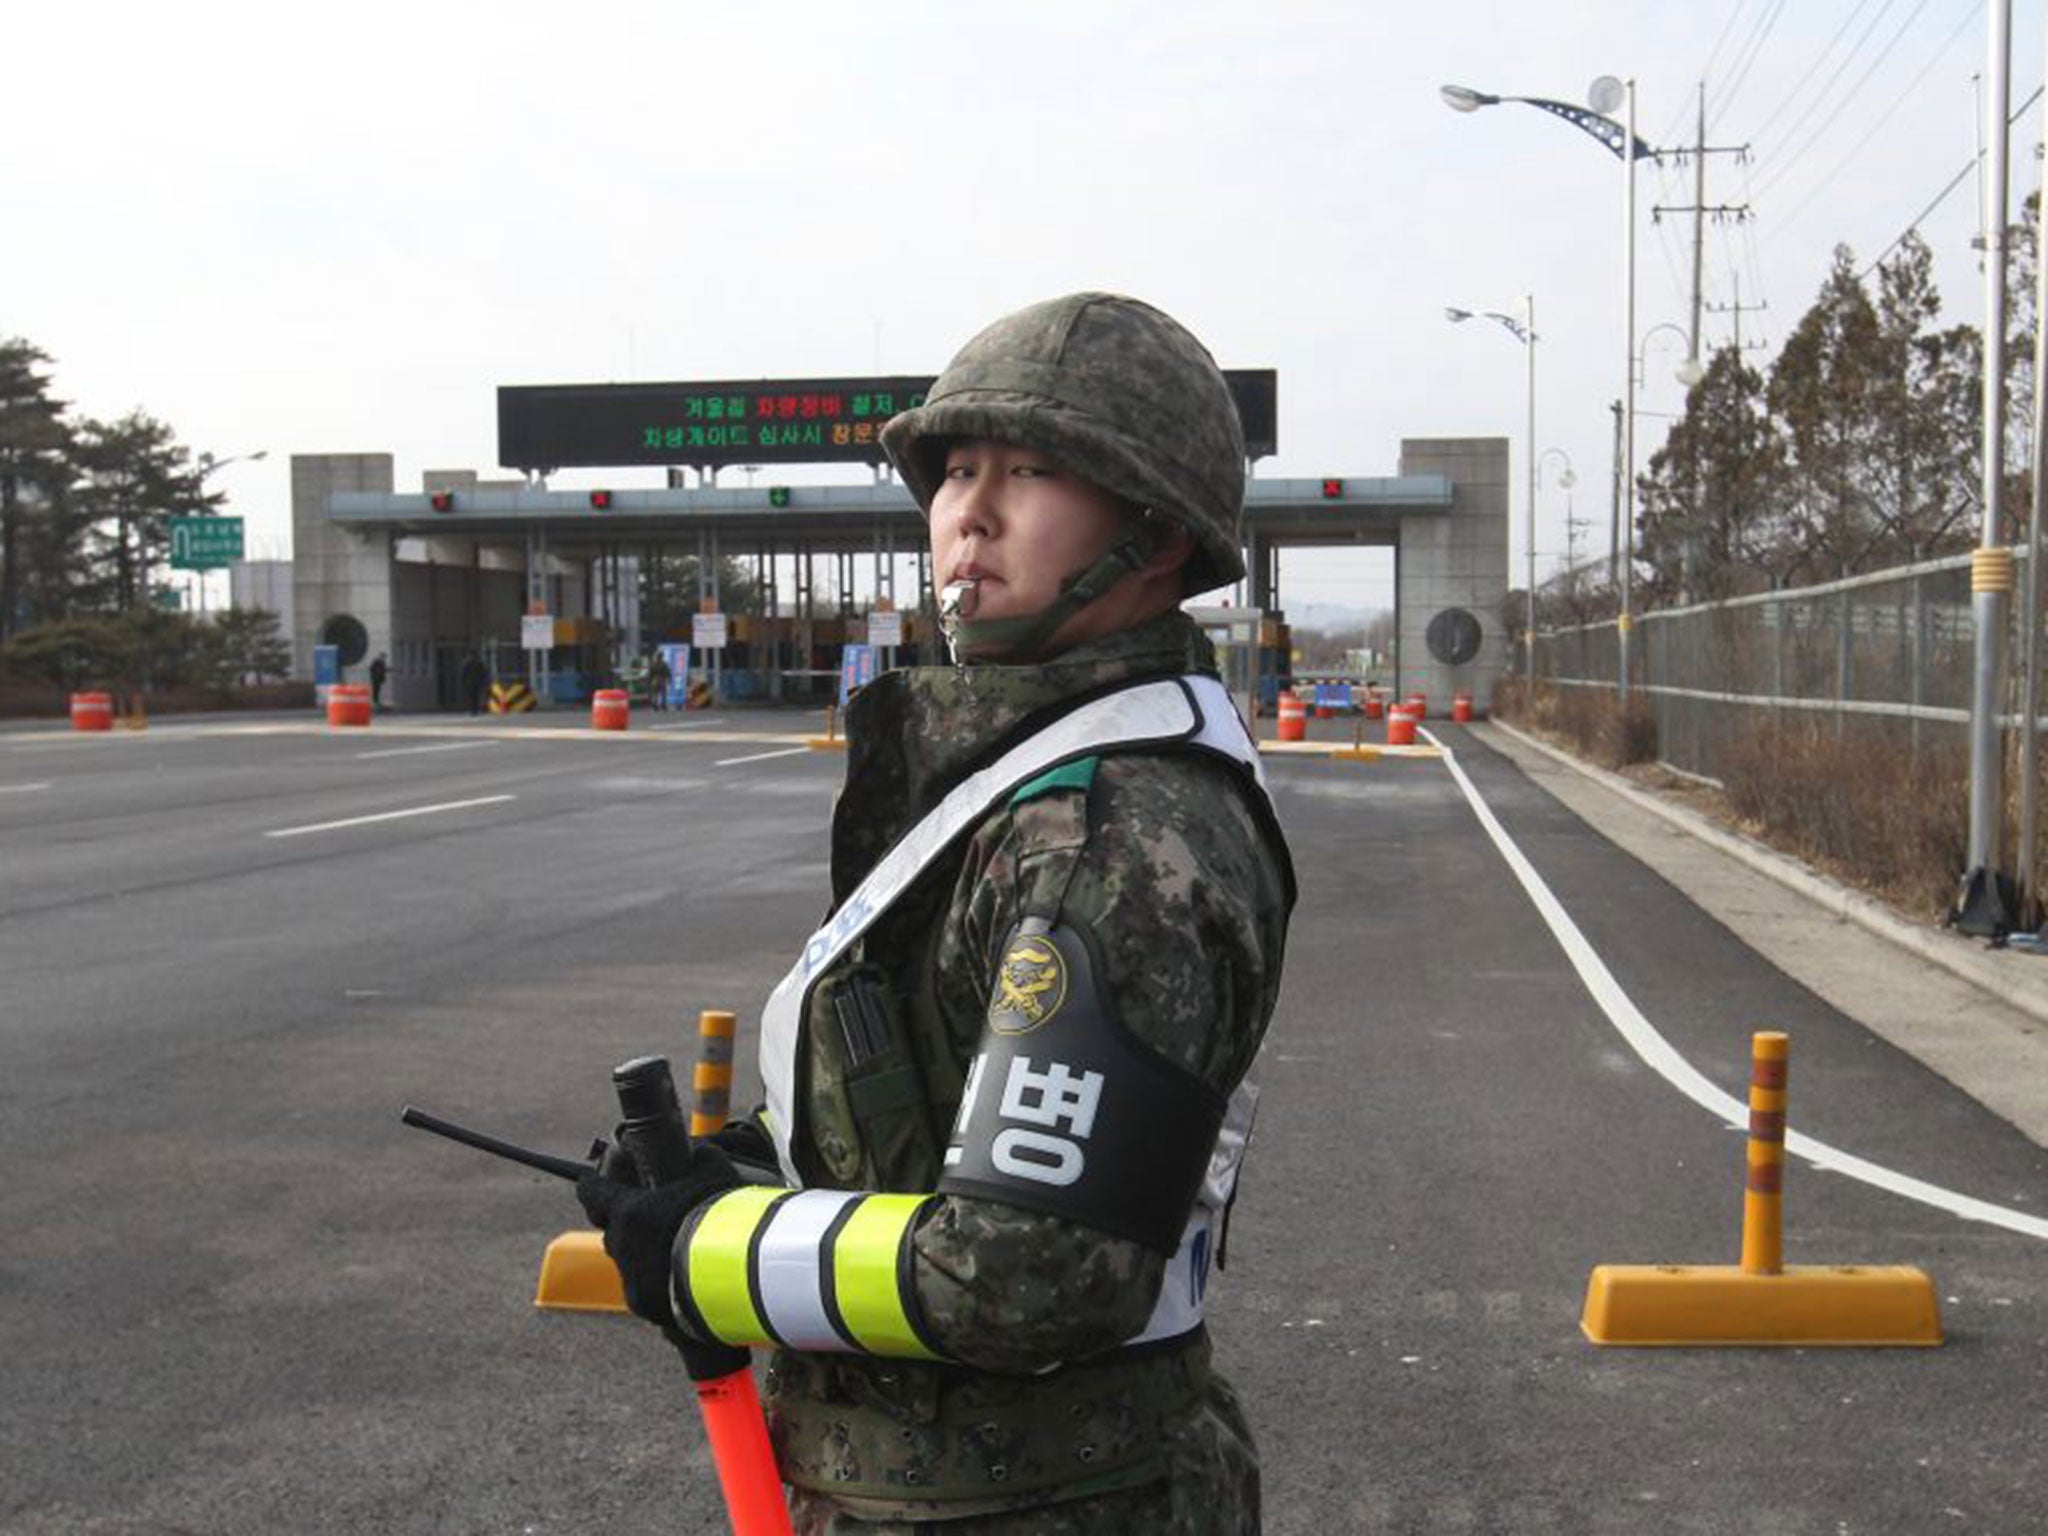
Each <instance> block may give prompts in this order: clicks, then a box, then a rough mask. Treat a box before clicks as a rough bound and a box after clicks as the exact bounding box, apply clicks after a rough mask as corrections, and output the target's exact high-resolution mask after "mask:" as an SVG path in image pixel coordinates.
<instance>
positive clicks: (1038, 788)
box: [1010, 757, 1102, 806]
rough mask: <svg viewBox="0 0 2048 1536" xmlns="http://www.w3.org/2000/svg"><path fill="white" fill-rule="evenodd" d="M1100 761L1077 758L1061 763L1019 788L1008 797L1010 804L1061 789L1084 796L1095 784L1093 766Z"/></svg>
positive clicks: (1091, 758) (1098, 759)
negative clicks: (1075, 791) (1075, 790)
mask: <svg viewBox="0 0 2048 1536" xmlns="http://www.w3.org/2000/svg"><path fill="white" fill-rule="evenodd" d="M1101 761H1102V759H1101V758H1099V757H1077V758H1075V759H1074V761H1072V762H1071V763H1061V764H1060V765H1059V767H1057V768H1053V769H1050V770H1048V771H1047V772H1045V773H1041V774H1040V775H1039V776H1038V777H1037V778H1035V779H1033V780H1031V781H1030V782H1029V783H1027V784H1025V785H1023V786H1022V787H1021V788H1019V789H1018V790H1017V792H1016V793H1015V794H1013V795H1011V796H1010V804H1011V805H1013V806H1017V805H1022V804H1023V803H1024V802H1025V801H1026V800H1036V799H1037V798H1038V797H1039V796H1040V795H1049V794H1051V793H1053V792H1054V791H1055V790H1061V789H1078V790H1080V791H1081V792H1082V793H1083V794H1086V793H1087V792H1088V786H1089V785H1091V784H1093V783H1094V782H1095V765H1096V764H1097V763H1099V762H1101Z"/></svg>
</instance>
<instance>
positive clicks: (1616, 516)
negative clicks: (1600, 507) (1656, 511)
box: [1607, 400, 1622, 589]
mask: <svg viewBox="0 0 2048 1536" xmlns="http://www.w3.org/2000/svg"><path fill="white" fill-rule="evenodd" d="M1608 409H1609V410H1610V411H1612V412H1614V469H1613V473H1612V475H1611V479H1612V480H1613V486H1614V494H1613V498H1612V501H1611V503H1610V511H1609V512H1608V515H1607V580H1608V582H1609V583H1610V584H1611V585H1612V586H1614V587H1615V588H1617V589H1619V587H1620V586H1621V474H1622V470H1621V453H1622V448H1621V402H1620V401H1619V400H1616V401H1614V402H1613V403H1612V404H1611V405H1609V406H1608Z"/></svg>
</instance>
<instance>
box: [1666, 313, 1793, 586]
mask: <svg viewBox="0 0 2048 1536" xmlns="http://www.w3.org/2000/svg"><path fill="white" fill-rule="evenodd" d="M1763 388H1764V385H1763V379H1762V377H1761V376H1760V375H1759V374H1758V373H1757V372H1756V370H1755V369H1753V368H1750V367H1747V366H1746V365H1745V364H1744V363H1743V361H1742V358H1741V356H1740V355H1739V354H1738V353H1737V352H1736V350H1735V349H1734V348H1733V347H1723V348H1722V349H1721V350H1720V351H1719V352H1716V353H1715V354H1714V355H1713V357H1712V358H1710V359H1709V360H1708V364H1707V372H1706V375H1705V376H1704V377H1703V378H1702V379H1701V380H1700V381H1699V383H1697V384H1695V385H1694V386H1693V387H1692V389H1691V390H1690V391H1689V392H1688V394H1687V395H1686V401H1685V414H1684V415H1683V416H1682V417H1680V418H1679V421H1678V424H1677V425H1676V426H1674V427H1673V428H1672V429H1671V433H1670V435H1669V436H1668V437H1666V438H1665V440H1664V446H1663V447H1662V448H1660V449H1658V451H1657V452H1656V454H1655V455H1654V456H1653V457H1652V458H1651V460H1650V468H1649V472H1648V473H1647V474H1646V475H1644V476H1643V478H1642V480H1641V482H1640V484H1639V491H1640V502H1639V505H1640V506H1641V508H1642V510H1641V512H1640V514H1639V516H1638V525H1637V526H1638V535H1637V539H1638V542H1637V550H1636V558H1637V559H1638V560H1639V561H1641V562H1643V563H1645V564H1647V565H1648V566H1649V567H1650V571H1651V575H1650V579H1649V581H1648V582H1647V583H1646V591H1645V597H1646V599H1647V600H1649V601H1653V602H1655V601H1664V602H1670V601H1695V600H1699V599H1703V598H1717V597H1729V596H1733V595H1735V594H1737V593H1739V592H1742V591H1746V590H1749V589H1750V588H1752V587H1755V586H1759V585H1761V583H1760V582H1759V581H1757V580H1756V579H1754V577H1753V576H1752V575H1750V574H1749V573H1750V572H1752V571H1753V570H1754V568H1755V564H1756V562H1757V561H1758V559H1759V557H1760V556H1762V555H1763V551H1761V550H1760V549H1759V548H1758V546H1757V542H1756V541H1757V538H1758V535H1759V531H1760V530H1761V529H1763V528H1764V527H1766V526H1767V523H1768V519H1767V518H1766V517H1765V512H1766V509H1767V508H1768V506H1769V505H1770V496H1771V488H1772V485H1773V483H1774V481H1775V480H1776V479H1777V478H1778V476H1779V474H1780V472H1781V468H1782V465H1781V458H1780V454H1779V445H1778V442H1777V440H1776V439H1775V437H1774V436H1773V435H1772V433H1771V431H1770V426H1769V423H1768V422H1767V421H1766V419H1765V416H1764V411H1763Z"/></svg>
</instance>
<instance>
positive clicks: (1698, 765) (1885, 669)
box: [1536, 550, 2041, 779]
mask: <svg viewBox="0 0 2048 1536" xmlns="http://www.w3.org/2000/svg"><path fill="white" fill-rule="evenodd" d="M2017 553H2018V555H2019V557H2020V562H2019V564H2020V573H2021V587H2022V589H2024V584H2025V579H2026V577H2025V572H2026V552H2025V551H2024V550H2020V551H2018V552H2017ZM2016 596H2017V595H2016ZM2021 606H2022V605H2021V603H2020V602H2019V601H2017V600H2015V601H2014V602H2013V603H2012V604H2011V608H2012V611H2013V618H2012V634H2011V637H2010V644H2009V646H2008V649H2007V652H2006V655H2007V657H2008V666H2007V679H2008V681H2007V697H2008V703H2007V706H2006V708H2007V711H2008V715H2009V716H2011V718H2008V720H2007V722H2006V723H2007V725H2008V727H2009V728H2016V727H2017V725H2018V721H2017V718H2016V715H2015V714H2014V712H2015V711H2016V710H2017V708H2018V699H2019V691H2018V690H2019V680H2020V678H2021V676H2022V667H2023V665H2024V658H2025V654H2026V653H2025V650H2024V648H2023V646H2024V636H2023V633H2022V625H2021V615H2020V609H2021ZM1630 652H1631V655H1630V674H1631V675H1630V679H1629V682H1630V687H1631V688H1632V689H1638V690H1640V691H1641V692H1642V694H1643V696H1644V697H1646V698H1648V699H1649V700H1651V701H1652V704H1653V707H1654V709H1655V712H1656V717H1657V740H1658V744H1659V747H1658V755H1659V756H1660V758H1662V760H1663V761H1664V762H1665V763H1666V764H1667V765H1668V766H1670V767H1672V768H1676V769H1678V770H1680V771H1681V772H1685V773H1691V774H1697V775H1700V776H1701V777H1704V778H1709V779H1718V778H1719V777H1720V771H1719V765H1720V762H1721V759H1722V756H1723V754H1724V753H1725V751H1726V749H1727V747H1728V744H1729V742H1730V741H1731V740H1733V739H1735V738H1736V737H1738V736H1740V735H1741V734H1743V733H1744V732H1745V731H1747V730H1750V729H1753V728H1754V726H1755V725H1756V724H1757V723H1758V722H1759V719H1760V717H1761V716H1763V715H1765V714H1767V713H1769V712H1777V713H1778V715H1779V718H1783V717H1784V715H1785V714H1787V713H1803V714H1805V715H1807V716H1809V717H1814V716H1818V717H1820V718H1824V719H1826V720H1828V721H1830V722H1832V724H1833V726H1834V728H1835V729H1836V730H1837V731H1838V732H1841V733H1843V734H1849V733H1851V732H1854V734H1855V735H1856V737H1857V739H1858V740H1869V741H1870V742H1871V743H1872V745H1873V746H1876V745H1892V746H1896V747H1899V748H1903V749H1905V750H1908V751H1912V752H1916V753H1917V752H1918V751H1920V750H1921V749H1922V748H1923V747H1926V746H1940V747H1944V748H1953V747H1955V746H1958V745H1961V744H1964V743H1966V741H1967V729H1968V725H1969V719H1970V694H1971V685H1972V678H1973V675H1974V667H1975V656H1976V621H1975V618H1974V615H1973V611H1972V608H1971V596H1970V556H1968V555H1956V556H1951V557H1949V558H1947V559H1942V560H1929V561H1925V562H1922V563H1921V564H1918V565H1910V566H1900V567H1897V568H1895V569H1893V570H1889V571H1877V572H1873V573H1871V574H1869V575H1865V576H1852V577H1848V578H1846V579H1844V580H1841V581H1834V582H1829V583H1827V584H1825V585H1823V586H1816V587H1802V588H1799V589H1798V590H1796V591H1787V592H1765V593H1759V594H1757V595H1755V596H1751V597H1737V598H1729V599H1727V600H1725V601H1722V602H1715V603H1699V604H1694V605H1692V606H1689V607H1683V608H1667V609H1661V610H1658V611H1656V612H1652V613H1644V614H1639V615H1637V616H1636V621H1635V631H1634V640H1633V643H1632V644H1631V646H1630ZM1536 671H1537V673H1538V675H1539V676H1541V677H1547V678H1548V679H1550V680H1551V681H1552V682H1554V683H1557V684H1559V685H1562V686H1568V687H1589V688H1606V689H1613V688H1614V687H1616V685H1617V683H1618V681H1619V672H1620V647H1619V645H1618V644H1617V640H1616V629H1615V623H1614V621H1613V620H1611V619H1609V620H1606V621H1604V622H1600V623H1593V624H1582V625H1575V626H1571V627H1565V628H1557V629H1550V630H1544V631H1542V632H1540V633H1539V634H1538V635H1537V638H1536ZM2040 723H2041V722H2039V721H2037V729H2038V728H2039V725H2040Z"/></svg>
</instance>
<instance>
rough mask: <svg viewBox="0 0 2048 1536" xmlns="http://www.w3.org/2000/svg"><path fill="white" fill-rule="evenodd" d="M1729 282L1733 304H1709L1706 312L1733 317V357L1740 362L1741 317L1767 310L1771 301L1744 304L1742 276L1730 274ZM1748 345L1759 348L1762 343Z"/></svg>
mask: <svg viewBox="0 0 2048 1536" xmlns="http://www.w3.org/2000/svg"><path fill="white" fill-rule="evenodd" d="M1729 281H1730V282H1732V283H1733V284H1734V285H1735V299H1734V302H1733V303H1729V304H1709V305H1708V306H1707V312H1708V313H1709V314H1713V315H1733V316H1734V317H1735V356H1736V358H1737V359H1738V360H1740V359H1741V357H1742V317H1743V316H1744V315H1745V314H1749V315H1753V314H1756V313H1758V312H1759V311H1761V310H1766V309H1769V308H1770V307H1771V301H1770V300H1769V299H1765V300H1764V301H1763V302H1762V303H1760V304H1745V303H1743V302H1742V274H1741V273H1740V272H1731V273H1730V274H1729ZM1750 345H1751V346H1752V347H1760V346H1762V345H1763V343H1762V342H1760V341H1753V342H1751V343H1750Z"/></svg>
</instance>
